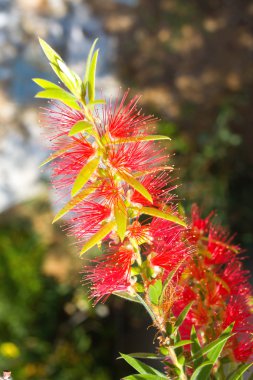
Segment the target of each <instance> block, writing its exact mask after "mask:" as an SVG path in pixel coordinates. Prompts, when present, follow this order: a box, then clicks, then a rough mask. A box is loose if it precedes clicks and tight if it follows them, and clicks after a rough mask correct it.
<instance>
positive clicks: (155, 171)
mask: <svg viewBox="0 0 253 380" xmlns="http://www.w3.org/2000/svg"><path fill="white" fill-rule="evenodd" d="M173 169H174V168H173V166H158V167H156V168H151V169H149V170H143V171H140V172H136V173H135V174H134V175H133V176H134V178H139V177H143V176H144V175H147V174H152V173H157V172H160V171H163V170H173Z"/></svg>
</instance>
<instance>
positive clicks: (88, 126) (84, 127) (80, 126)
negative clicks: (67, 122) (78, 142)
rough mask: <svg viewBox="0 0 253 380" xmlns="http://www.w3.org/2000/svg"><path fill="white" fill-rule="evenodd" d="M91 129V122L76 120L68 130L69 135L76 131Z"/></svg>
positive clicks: (88, 131)
mask: <svg viewBox="0 0 253 380" xmlns="http://www.w3.org/2000/svg"><path fill="white" fill-rule="evenodd" d="M92 130H93V124H92V123H90V122H89V121H85V120H81V121H78V122H77V123H76V124H75V125H73V127H72V128H71V130H70V132H69V136H74V135H75V134H76V133H80V132H87V133H91V132H92Z"/></svg>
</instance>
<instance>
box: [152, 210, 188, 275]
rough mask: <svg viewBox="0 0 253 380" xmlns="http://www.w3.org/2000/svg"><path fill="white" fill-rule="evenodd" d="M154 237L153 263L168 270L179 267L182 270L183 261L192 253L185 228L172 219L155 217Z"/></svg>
mask: <svg viewBox="0 0 253 380" xmlns="http://www.w3.org/2000/svg"><path fill="white" fill-rule="evenodd" d="M150 231H151V236H152V237H153V244H152V248H151V250H152V252H153V253H152V258H151V263H152V265H154V266H159V267H161V268H164V269H165V270H166V271H169V272H170V271H172V270H173V269H177V270H178V272H182V270H183V265H182V264H183V263H184V262H185V261H186V260H187V258H188V257H189V255H190V254H191V249H190V246H189V244H188V242H187V241H186V240H185V236H184V234H185V229H184V228H183V227H181V226H179V225H175V224H174V223H172V222H170V221H166V220H163V219H158V218H154V219H153V220H152V222H151V224H150Z"/></svg>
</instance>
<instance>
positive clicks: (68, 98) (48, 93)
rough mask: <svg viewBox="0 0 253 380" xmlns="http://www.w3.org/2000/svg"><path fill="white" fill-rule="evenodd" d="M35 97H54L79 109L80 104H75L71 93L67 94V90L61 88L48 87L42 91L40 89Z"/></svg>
mask: <svg viewBox="0 0 253 380" xmlns="http://www.w3.org/2000/svg"><path fill="white" fill-rule="evenodd" d="M35 98H44V99H56V100H60V101H61V102H63V103H64V104H66V105H67V106H69V107H71V108H74V109H76V110H80V106H79V105H78V104H77V102H76V100H75V98H74V96H73V95H71V94H69V93H68V92H67V91H65V90H63V89H62V88H60V87H59V88H49V89H47V90H44V91H40V92H38V93H37V94H36V95H35Z"/></svg>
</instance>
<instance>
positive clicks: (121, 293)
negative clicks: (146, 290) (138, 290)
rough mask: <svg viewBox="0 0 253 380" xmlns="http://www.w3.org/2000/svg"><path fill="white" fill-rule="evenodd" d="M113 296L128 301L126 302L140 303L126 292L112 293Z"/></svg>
mask: <svg viewBox="0 0 253 380" xmlns="http://www.w3.org/2000/svg"><path fill="white" fill-rule="evenodd" d="M113 294H114V295H115V296H118V297H120V298H123V299H125V300H128V301H132V302H136V303H141V302H140V301H139V299H138V298H137V297H135V296H134V295H131V294H129V293H127V292H114V293H113Z"/></svg>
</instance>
